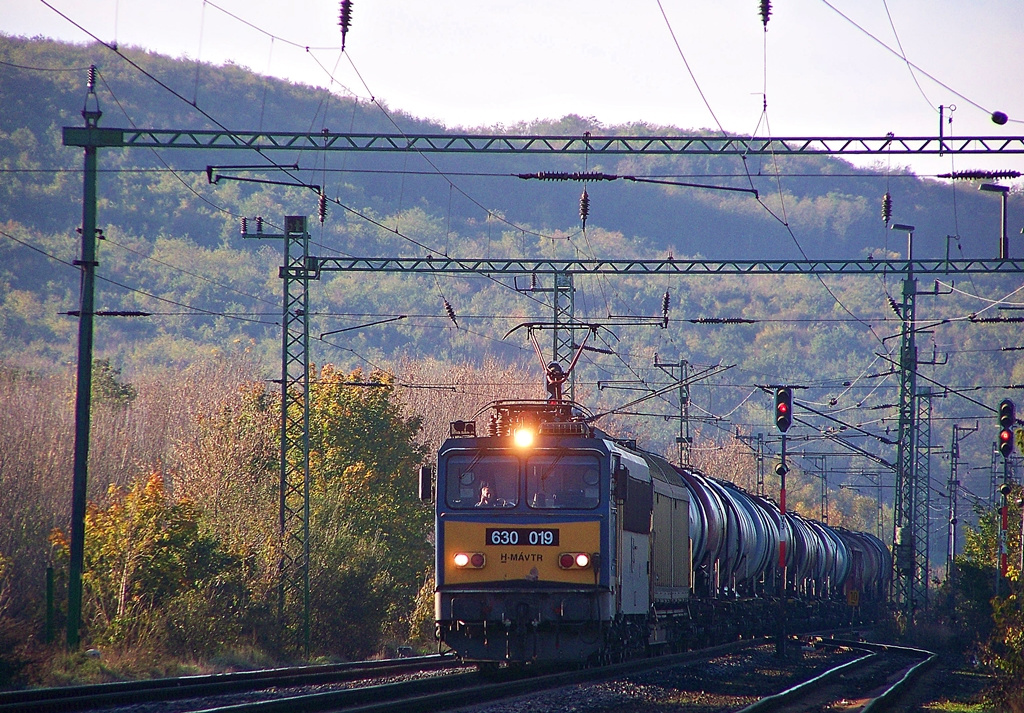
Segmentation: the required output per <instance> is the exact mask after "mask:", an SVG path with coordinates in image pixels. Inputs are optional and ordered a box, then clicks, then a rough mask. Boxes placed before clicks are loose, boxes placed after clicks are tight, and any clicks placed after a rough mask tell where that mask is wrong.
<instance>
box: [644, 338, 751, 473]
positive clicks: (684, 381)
mask: <svg viewBox="0 0 1024 713" xmlns="http://www.w3.org/2000/svg"><path fill="white" fill-rule="evenodd" d="M654 365H655V366H656V367H658V368H659V369H661V370H662V371H663V372H665V373H666V374H668V376H669V377H670V378H671V379H672V380H673V381H678V382H679V435H678V436H676V445H677V446H678V448H679V467H680V468H686V467H688V466H689V465H690V446H691V445H692V444H693V438H692V437H691V436H690V384H689V382H688V379H689V375H690V362H688V361H686V360H685V359H680V360H679V362H678V363H677V364H671V363H668V362H662V361H660V360H659V359H658V355H657V354H655V355H654ZM677 369H678V371H679V373H678V375H677V374H676V370H677ZM761 477H762V482H763V478H764V476H763V474H762V476H761Z"/></svg>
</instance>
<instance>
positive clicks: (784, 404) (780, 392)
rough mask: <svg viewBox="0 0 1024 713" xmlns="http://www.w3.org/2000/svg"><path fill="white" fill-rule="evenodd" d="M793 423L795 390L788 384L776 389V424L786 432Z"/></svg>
mask: <svg viewBox="0 0 1024 713" xmlns="http://www.w3.org/2000/svg"><path fill="white" fill-rule="evenodd" d="M792 423H793V390H792V389H790V388H789V387H788V386H780V387H779V388H777V389H775V425H776V426H777V427H778V429H779V430H780V431H782V432H783V433H785V432H786V431H788V430H789V427H790V425H791V424H792Z"/></svg>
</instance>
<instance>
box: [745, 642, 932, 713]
mask: <svg viewBox="0 0 1024 713" xmlns="http://www.w3.org/2000/svg"><path fill="white" fill-rule="evenodd" d="M824 643H826V644H829V643H832V644H836V645H843V646H848V647H850V648H853V649H861V650H864V651H868V652H870V653H867V654H866V655H864V656H861V657H860V658H857V659H854V660H853V661H849V662H847V663H845V664H842V665H840V666H836V667H834V668H831V669H829V670H828V671H825V672H824V673H822V674H820V675H819V676H816V677H814V678H812V679H811V680H809V681H805V682H804V683H801V684H799V685H797V686H793V687H792V688H790V689H788V690H785V691H783V692H781V693H778V694H775V695H772V696H766V697H765V698H762V699H761V700H759V701H758V702H756V703H754V704H752V705H750V706H747V707H746V708H743V709H742V710H741V711H739V713H805V712H811V711H822V710H832V709H839V708H841V709H842V710H845V711H848V712H853V711H860V712H862V713H878V712H879V711H883V710H886V709H888V708H889V707H891V706H892V705H893V704H894V702H895V700H896V698H897V697H898V696H899V695H900V693H901V692H902V691H903V689H904V687H905V686H906V685H907V684H908V683H909V682H911V681H912V680H913V679H914V678H915V677H916V676H917V675H919V674H920V673H921V672H922V671H924V669H925V668H927V667H928V666H929V665H931V664H932V662H933V661H934V660H935V658H936V655H935V654H933V653H931V652H930V651H923V650H921V649H910V648H905V647H900V646H888V645H884V644H869V643H865V642H859V641H838V640H832V641H829V642H824Z"/></svg>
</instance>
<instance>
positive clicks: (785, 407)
mask: <svg viewBox="0 0 1024 713" xmlns="http://www.w3.org/2000/svg"><path fill="white" fill-rule="evenodd" d="M792 423H793V390H792V389H790V388H789V387H788V386H780V387H779V388H777V389H775V426H776V427H777V428H778V429H779V431H780V432H781V433H782V448H781V451H782V456H781V458H780V460H779V462H778V464H776V466H775V473H776V474H777V475H778V476H779V638H778V639H777V640H776V642H775V655H776V656H779V657H784V656H785V655H786V628H787V627H786V595H787V593H788V592H787V586H786V579H787V577H786V574H787V573H786V535H787V532H788V528H787V527H786V473H788V472H789V466H788V465H786V431H788V430H789V427H790V425H792Z"/></svg>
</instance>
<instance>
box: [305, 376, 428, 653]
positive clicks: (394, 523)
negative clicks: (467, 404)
mask: <svg viewBox="0 0 1024 713" xmlns="http://www.w3.org/2000/svg"><path fill="white" fill-rule="evenodd" d="M365 383H376V384H380V386H377V387H367V386H360V385H357V384H365ZM309 417H310V478H311V483H312V485H311V498H310V500H311V503H310V504H311V514H310V519H311V521H310V531H311V536H310V546H311V550H312V556H311V560H312V561H311V564H310V580H311V582H313V586H312V590H313V605H312V614H313V619H314V624H315V626H314V627H313V631H314V638H315V639H316V644H317V646H318V647H319V648H323V649H327V650H331V651H335V652H338V653H344V654H346V655H351V654H353V653H355V652H365V653H372V652H373V651H374V650H375V649H376V647H377V646H378V645H379V642H380V641H381V640H382V637H383V636H385V635H387V634H394V635H401V634H400V633H399V632H400V631H402V629H399V628H397V626H396V628H395V629H393V630H391V629H390V625H398V624H399V620H402V619H405V618H407V616H408V614H409V612H410V611H411V610H412V608H413V605H414V598H415V595H416V592H417V590H418V589H419V586H420V583H421V582H422V580H423V575H424V572H425V571H426V570H427V569H428V568H429V566H430V561H431V551H432V550H431V547H430V541H429V525H430V513H429V511H428V510H426V509H425V508H423V506H422V504H421V503H420V502H419V500H418V498H417V494H416V470H417V466H418V465H419V464H420V462H422V459H423V457H424V455H425V448H424V447H423V446H422V445H421V444H420V443H419V442H418V440H417V438H418V434H419V431H420V420H419V419H418V418H405V417H403V416H402V411H401V405H400V403H399V402H398V400H397V398H396V394H395V385H394V379H393V377H391V376H390V375H388V374H385V373H383V372H378V371H374V372H373V373H371V374H370V375H369V378H367V377H366V376H365V375H364V373H363V372H362V371H361V370H358V369H357V370H355V371H353V372H351V373H348V374H346V373H343V372H341V371H338V370H336V369H335V368H334V367H333V366H330V365H327V366H324V367H323V368H322V369H321V370H320V372H319V374H318V376H317V378H316V380H315V383H314V385H313V387H312V389H311V398H310V405H309ZM342 622H345V623H344V624H343V623H342ZM346 634H348V635H346Z"/></svg>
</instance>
